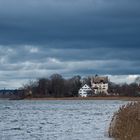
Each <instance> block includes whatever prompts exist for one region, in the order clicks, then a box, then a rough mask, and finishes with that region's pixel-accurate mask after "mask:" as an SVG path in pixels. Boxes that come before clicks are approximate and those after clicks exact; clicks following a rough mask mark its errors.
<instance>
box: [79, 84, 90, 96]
mask: <svg viewBox="0 0 140 140" xmlns="http://www.w3.org/2000/svg"><path fill="white" fill-rule="evenodd" d="M78 94H79V96H80V97H87V96H91V95H92V89H91V88H90V87H89V86H88V85H87V84H85V85H84V86H83V87H81V88H80V89H79V91H78Z"/></svg>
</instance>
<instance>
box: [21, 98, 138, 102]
mask: <svg viewBox="0 0 140 140" xmlns="http://www.w3.org/2000/svg"><path fill="white" fill-rule="evenodd" d="M23 100H121V101H140V97H62V98H60V97H59V98H52V97H48V98H46V97H45V98H25V99H23Z"/></svg>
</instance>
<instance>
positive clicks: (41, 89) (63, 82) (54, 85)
mask: <svg viewBox="0 0 140 140" xmlns="http://www.w3.org/2000/svg"><path fill="white" fill-rule="evenodd" d="M139 79H140V78H139ZM139 81H140V80H138V78H137V79H136V80H135V82H134V83H131V84H126V83H125V84H115V83H112V82H109V89H108V92H109V93H110V94H111V95H119V96H139V93H140V92H139V91H140V87H139V84H138V82H139ZM84 84H87V85H89V86H91V78H90V77H85V78H81V76H79V75H77V76H73V77H72V78H68V79H66V78H63V77H62V75H60V74H53V75H51V76H50V77H48V78H39V79H37V80H36V81H30V82H28V84H26V85H24V86H23V87H22V90H23V91H24V95H25V96H32V97H78V90H79V89H80V88H81V87H82V85H84Z"/></svg>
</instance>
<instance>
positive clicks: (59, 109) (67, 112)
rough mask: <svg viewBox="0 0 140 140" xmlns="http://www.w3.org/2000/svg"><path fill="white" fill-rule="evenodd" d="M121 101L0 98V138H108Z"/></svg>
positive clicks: (77, 139)
mask: <svg viewBox="0 0 140 140" xmlns="http://www.w3.org/2000/svg"><path fill="white" fill-rule="evenodd" d="M122 104H125V102H122V101H98V100H97V101H94V100H81V101H79V100H78V101H76V100H68V101H67V100H65V101H59V100H58V101H41V100H39V101H27V100H26V101H25V100H22V101H8V100H0V140H110V139H109V138H108V137H107V128H108V125H109V122H110V120H111V116H112V115H113V113H114V111H117V109H118V108H119V106H120V105H122Z"/></svg>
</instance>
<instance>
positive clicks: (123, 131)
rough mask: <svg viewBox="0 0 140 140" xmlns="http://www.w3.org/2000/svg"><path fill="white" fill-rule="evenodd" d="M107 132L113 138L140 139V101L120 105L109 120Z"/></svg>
mask: <svg viewBox="0 0 140 140" xmlns="http://www.w3.org/2000/svg"><path fill="white" fill-rule="evenodd" d="M108 133H109V137H112V138H114V139H115V140H140V102H131V103H128V104H127V105H123V106H122V107H120V108H119V110H118V111H117V112H116V113H115V114H114V116H113V118H112V120H111V123H110V126H109V131H108Z"/></svg>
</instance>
